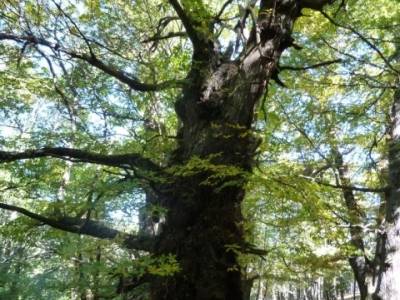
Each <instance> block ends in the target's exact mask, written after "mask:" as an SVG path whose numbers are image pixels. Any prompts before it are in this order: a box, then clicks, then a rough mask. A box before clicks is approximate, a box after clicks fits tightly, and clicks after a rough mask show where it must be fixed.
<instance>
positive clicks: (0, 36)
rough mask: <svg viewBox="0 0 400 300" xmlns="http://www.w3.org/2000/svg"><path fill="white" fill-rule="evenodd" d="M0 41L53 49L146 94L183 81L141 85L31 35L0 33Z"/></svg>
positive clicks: (88, 57) (93, 59) (92, 59)
mask: <svg viewBox="0 0 400 300" xmlns="http://www.w3.org/2000/svg"><path fill="white" fill-rule="evenodd" d="M0 40H12V41H15V42H17V43H27V42H28V43H31V44H33V45H41V46H45V47H48V48H50V49H53V50H55V51H60V52H62V53H64V54H67V55H69V56H71V57H72V58H77V59H80V60H83V61H86V62H87V63H89V64H90V65H92V66H93V67H95V68H97V69H99V70H101V71H103V72H104V73H107V74H108V75H111V76H112V77H114V78H116V79H118V80H119V81H121V82H122V83H125V84H127V85H128V86H129V87H130V88H132V89H134V90H136V91H141V92H148V91H159V90H163V89H167V88H172V87H179V86H182V84H183V81H179V80H168V81H164V82H161V83H155V84H149V83H143V82H141V81H139V79H137V78H136V77H134V76H132V75H130V74H127V73H126V72H124V71H122V70H120V69H117V68H115V67H114V66H111V65H108V64H106V63H104V62H103V61H102V60H99V59H98V58H97V57H96V56H95V55H94V54H93V53H91V54H90V55H87V54H84V53H78V52H76V51H73V50H70V49H65V48H63V47H61V46H60V45H59V44H55V43H52V42H50V41H48V40H46V39H43V38H38V37H35V36H33V35H21V36H20V35H14V34H9V33H3V32H0Z"/></svg>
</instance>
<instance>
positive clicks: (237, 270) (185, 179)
mask: <svg viewBox="0 0 400 300" xmlns="http://www.w3.org/2000/svg"><path fill="white" fill-rule="evenodd" d="M261 5H262V6H261V10H263V11H265V12H267V9H268V8H271V7H270V5H271V3H270V1H262V4H261ZM299 13H300V8H299V6H298V1H276V10H275V12H274V16H273V15H272V12H271V10H269V12H268V13H264V14H260V17H259V19H258V21H257V23H258V28H259V30H257V32H258V33H256V30H254V32H253V37H251V38H250V41H249V43H248V45H247V50H246V54H245V55H244V58H243V59H241V60H240V61H234V62H225V63H224V62H222V63H220V62H219V61H218V54H216V53H211V52H212V51H213V45H210V50H209V52H210V53H209V57H207V58H206V59H204V57H196V56H197V55H196V53H194V57H193V60H194V62H193V65H192V69H191V71H190V73H189V76H188V80H189V82H190V84H188V85H187V86H186V87H185V88H184V89H183V95H182V97H181V98H180V99H179V100H178V101H177V103H176V111H177V114H178V116H179V119H180V121H181V123H182V127H181V129H180V131H179V138H180V139H179V145H178V148H177V150H176V152H175V154H174V156H173V157H172V160H171V165H173V166H174V167H175V168H176V167H178V170H184V171H185V170H186V171H188V172H176V169H175V172H172V173H171V179H170V183H168V184H166V186H164V187H163V193H162V195H161V198H162V201H161V203H162V205H163V206H164V207H165V208H166V209H167V215H166V222H165V224H164V225H163V228H162V232H161V234H160V236H159V242H158V244H157V247H156V252H157V254H174V255H176V257H177V259H178V262H179V264H180V268H181V271H180V272H179V273H177V274H176V275H175V276H172V277H167V278H162V279H158V280H155V281H154V282H153V284H152V298H153V299H157V300H159V299H171V300H172V299H173V300H179V299H193V300H195V299H199V300H200V299H201V300H207V299H210V300H211V299H215V300H218V299H230V300H235V299H237V300H243V297H244V291H243V290H242V275H241V273H242V270H241V267H240V265H239V263H238V253H239V252H246V250H247V248H248V247H247V246H246V242H245V238H244V232H243V228H242V223H243V216H242V213H241V203H242V201H243V198H244V195H245V184H246V172H250V171H251V168H252V162H253V157H254V153H255V150H256V148H257V146H258V144H259V140H258V139H257V138H256V137H255V136H254V134H253V131H252V123H253V120H254V110H255V108H256V104H257V101H258V100H259V98H260V97H261V95H262V94H263V93H264V92H265V89H266V85H267V83H268V81H269V80H270V78H271V77H272V76H273V75H274V74H275V73H276V66H277V62H278V60H279V57H280V55H281V53H282V51H283V50H284V49H285V48H286V47H288V46H289V45H290V41H291V37H290V34H291V30H292V26H293V23H294V21H295V19H296V18H297V17H298V16H299ZM257 36H258V37H257ZM185 166H186V169H185ZM188 166H190V169H189V168H188ZM174 167H173V168H174ZM179 168H183V169H179Z"/></svg>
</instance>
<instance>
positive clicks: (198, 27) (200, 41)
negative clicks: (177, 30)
mask: <svg viewBox="0 0 400 300" xmlns="http://www.w3.org/2000/svg"><path fill="white" fill-rule="evenodd" d="M169 3H170V4H171V6H172V7H173V8H174V10H175V12H176V14H177V15H178V17H179V19H180V20H181V22H182V24H183V26H184V27H185V31H186V33H187V34H188V36H189V39H190V40H191V41H192V44H193V49H194V54H195V55H197V56H198V57H197V58H202V57H203V56H205V57H206V58H208V55H210V53H208V47H209V45H208V40H207V36H211V35H212V32H211V31H212V30H209V29H210V28H208V30H209V32H208V33H206V32H205V30H206V28H205V27H204V24H205V22H204V21H206V20H205V18H207V16H206V13H204V14H202V13H200V14H198V15H199V16H201V17H202V18H203V19H199V20H198V19H195V18H194V17H193V14H191V15H190V14H189V13H188V12H187V11H186V10H185V7H184V6H182V5H181V4H180V3H179V1H178V0H169ZM192 5H193V7H195V6H196V4H192ZM195 8H196V10H199V9H201V5H199V4H197V7H195ZM208 21H210V20H208Z"/></svg>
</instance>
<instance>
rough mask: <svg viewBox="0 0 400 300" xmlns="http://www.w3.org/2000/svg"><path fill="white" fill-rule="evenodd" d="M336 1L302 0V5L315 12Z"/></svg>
mask: <svg viewBox="0 0 400 300" xmlns="http://www.w3.org/2000/svg"><path fill="white" fill-rule="evenodd" d="M333 2H335V0H301V1H300V5H301V7H303V8H311V9H314V10H322V8H323V7H324V6H325V5H327V4H332V3H333Z"/></svg>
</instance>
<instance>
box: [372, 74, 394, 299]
mask: <svg viewBox="0 0 400 300" xmlns="http://www.w3.org/2000/svg"><path fill="white" fill-rule="evenodd" d="M397 83H398V84H399V81H398V82H397ZM391 121H392V124H391V125H392V126H391V130H390V141H389V156H388V158H389V186H390V190H389V195H388V197H387V203H386V218H385V222H384V232H383V234H382V235H381V239H380V245H381V247H380V249H379V250H380V251H379V253H378V256H379V257H380V260H379V261H380V264H379V269H378V278H377V288H376V291H375V293H374V299H376V300H386V299H400V88H398V89H397V90H396V92H395V93H394V99H393V105H392V111H391Z"/></svg>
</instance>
